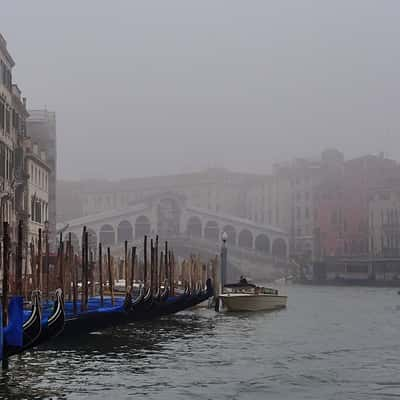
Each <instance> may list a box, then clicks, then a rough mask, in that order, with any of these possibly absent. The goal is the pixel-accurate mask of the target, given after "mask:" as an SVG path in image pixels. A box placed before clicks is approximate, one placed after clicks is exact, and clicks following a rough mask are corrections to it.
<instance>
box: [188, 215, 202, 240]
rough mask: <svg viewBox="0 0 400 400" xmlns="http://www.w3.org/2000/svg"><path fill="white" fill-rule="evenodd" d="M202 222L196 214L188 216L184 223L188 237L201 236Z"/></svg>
mask: <svg viewBox="0 0 400 400" xmlns="http://www.w3.org/2000/svg"><path fill="white" fill-rule="evenodd" d="M202 231H203V224H202V222H201V219H200V218H199V217H197V216H191V217H189V219H188V221H187V224H186V234H187V235H188V236H189V237H202Z"/></svg>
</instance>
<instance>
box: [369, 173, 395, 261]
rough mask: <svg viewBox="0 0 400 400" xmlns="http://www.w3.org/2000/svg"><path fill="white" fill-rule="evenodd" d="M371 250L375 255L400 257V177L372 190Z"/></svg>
mask: <svg viewBox="0 0 400 400" xmlns="http://www.w3.org/2000/svg"><path fill="white" fill-rule="evenodd" d="M399 177H400V171H399ZM369 252H370V254H371V255H372V256H375V257H400V180H398V179H396V180H388V181H386V182H382V183H381V184H380V185H379V186H378V187H375V188H373V189H372V190H371V191H370V197H369Z"/></svg>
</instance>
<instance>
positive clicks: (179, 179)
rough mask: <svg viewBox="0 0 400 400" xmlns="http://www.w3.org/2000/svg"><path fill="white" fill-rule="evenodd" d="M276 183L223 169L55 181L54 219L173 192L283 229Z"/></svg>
mask: <svg viewBox="0 0 400 400" xmlns="http://www.w3.org/2000/svg"><path fill="white" fill-rule="evenodd" d="M281 186H282V185H281V182H280V181H278V180H276V179H275V177H273V176H270V175H255V174H245V173H236V172H231V171H228V170H225V169H209V170H206V171H202V172H198V173H189V174H180V175H172V176H160V177H150V178H137V179H126V180H121V181H119V182H107V181H95V180H92V181H90V180H89V181H84V182H81V183H78V182H76V183H75V182H59V184H58V193H59V203H58V206H59V213H58V221H60V222H62V221H66V220H69V219H72V218H76V217H80V216H85V215H92V214H95V213H98V212H103V211H106V210H112V209H118V208H124V207H126V206H128V205H130V204H134V203H138V202H141V201H144V200H146V199H147V198H148V197H150V196H154V195H157V194H161V193H165V192H174V193H177V194H181V195H184V196H185V198H186V199H187V200H188V203H189V204H191V205H192V206H194V207H198V208H202V209H206V210H210V211H213V212H216V213H222V214H228V215H232V216H237V217H240V218H245V219H248V220H250V221H253V222H255V223H258V224H264V225H272V226H276V227H281V228H283V229H286V228H287V226H288V217H287V215H288V210H287V209H285V208H287V204H286V203H287V202H286V201H285V199H284V198H282V193H285V191H284V190H281ZM78 199H79V200H78ZM71 205H73V206H72V207H71Z"/></svg>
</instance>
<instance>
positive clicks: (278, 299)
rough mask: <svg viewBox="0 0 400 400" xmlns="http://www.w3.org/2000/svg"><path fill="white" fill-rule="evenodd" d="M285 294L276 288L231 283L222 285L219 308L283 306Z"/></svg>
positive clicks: (275, 307)
mask: <svg viewBox="0 0 400 400" xmlns="http://www.w3.org/2000/svg"><path fill="white" fill-rule="evenodd" d="M286 306H287V296H283V295H280V294H279V292H278V290H277V289H271V288H264V287H258V286H255V285H252V284H241V283H239V284H232V285H226V286H225V287H224V293H222V294H220V295H219V308H222V309H225V310H226V311H268V310H276V309H280V308H285V307H286Z"/></svg>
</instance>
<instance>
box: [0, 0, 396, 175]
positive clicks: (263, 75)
mask: <svg viewBox="0 0 400 400" xmlns="http://www.w3.org/2000/svg"><path fill="white" fill-rule="evenodd" d="M399 11H400V4H399V3H398V2H396V1H376V0H375V1H367V0H358V1H335V2H333V1H332V2H323V1H320V0H316V1H306V0H304V1H301V2H299V1H290V2H289V1H288V2H281V1H266V0H262V1H256V0H254V1H251V2H246V1H243V0H242V1H233V0H229V1H209V0H203V1H197V2H194V1H187V0H185V1H184V0H182V1H176V0H170V1H152V2H149V1H142V2H138V1H128V0H126V1H109V0H108V1H99V0H90V1H89V0H85V1H78V0H70V1H64V2H56V1H54V0H46V1H42V0H35V1H29V0H25V1H12V2H11V1H9V2H6V1H2V4H1V10H0V31H1V32H2V34H3V35H4V37H5V39H6V40H7V42H8V49H9V51H10V52H11V54H12V56H13V57H14V59H15V61H16V63H17V65H16V68H15V70H14V80H15V81H16V82H17V83H18V85H19V87H20V88H21V89H22V91H23V95H25V96H26V97H27V99H28V105H29V107H30V108H42V107H45V106H47V108H48V109H50V110H54V111H56V113H57V132H58V151H59V169H58V173H59V177H60V178H64V179H79V178H89V177H93V178H100V177H105V178H109V179H116V178H125V177H137V176H148V175H160V174H173V173H181V172H186V171H194V170H199V169H202V168H206V167H210V166H212V167H226V168H230V169H233V170H240V171H248V172H257V173H265V172H268V171H269V170H270V166H271V164H272V163H273V162H276V161H282V160H285V159H289V158H291V157H294V156H312V155H315V154H317V153H318V152H319V151H321V150H322V149H323V148H325V147H338V148H339V149H340V150H342V151H344V153H345V155H346V157H352V156H358V155H361V154H364V153H368V152H371V153H377V152H379V151H384V152H386V154H387V156H389V157H393V158H400V146H399V145H400V138H399V137H400V136H399V135H398V130H399V125H400V121H399V118H400V114H399V112H398V105H399V103H400V101H399V100H400V84H399V77H398V74H399V70H400V54H399V51H398V38H399V34H400V25H399V23H398V22H399V20H400V15H399V14H400V12H399Z"/></svg>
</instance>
